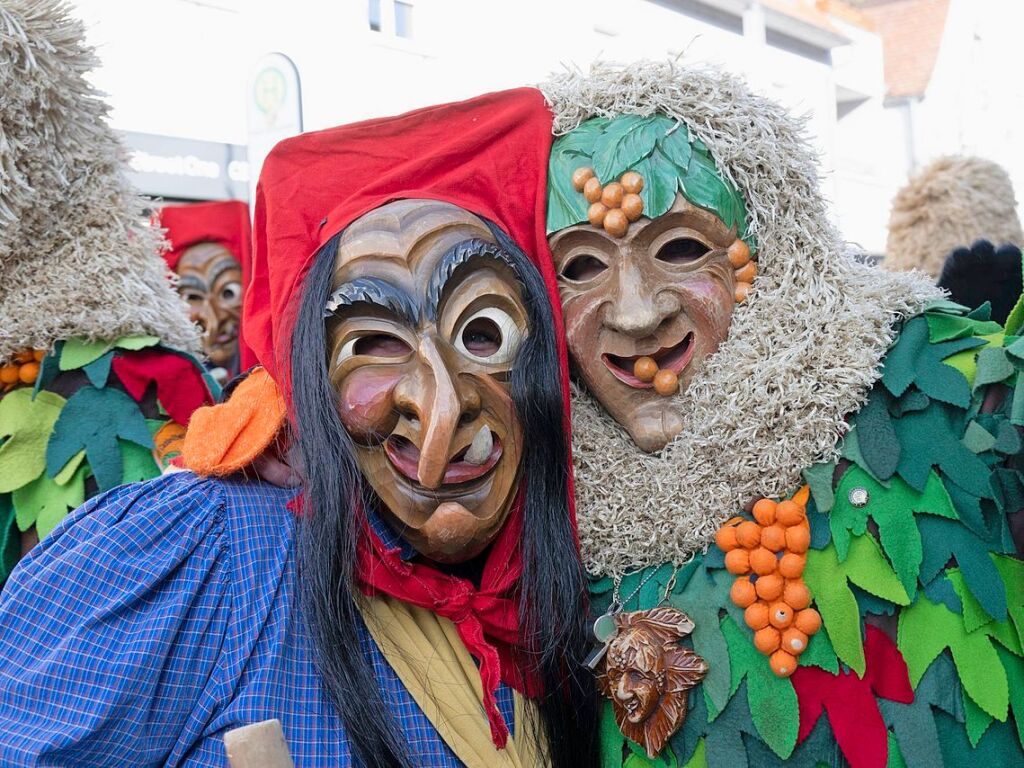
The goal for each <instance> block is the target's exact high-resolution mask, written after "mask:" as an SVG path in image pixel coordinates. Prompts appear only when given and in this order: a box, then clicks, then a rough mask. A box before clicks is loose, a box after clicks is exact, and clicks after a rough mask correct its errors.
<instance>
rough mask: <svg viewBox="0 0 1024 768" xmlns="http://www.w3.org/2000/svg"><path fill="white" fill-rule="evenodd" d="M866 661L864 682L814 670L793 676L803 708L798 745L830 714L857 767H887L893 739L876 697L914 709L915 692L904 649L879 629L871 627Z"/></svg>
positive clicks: (847, 754) (845, 674)
mask: <svg viewBox="0 0 1024 768" xmlns="http://www.w3.org/2000/svg"><path fill="white" fill-rule="evenodd" d="M864 658H865V663H866V667H865V670H864V677H862V678H860V677H857V675H856V673H854V672H853V671H847V672H840V673H839V674H837V675H833V674H831V673H829V672H826V671H825V670H823V669H820V668H819V667H813V666H801V667H798V668H797V671H796V672H795V673H793V677H792V678H791V679H792V681H793V687H794V688H795V689H796V695H797V701H798V702H799V706H800V731H799V733H798V735H797V743H800V742H802V741H803V740H804V739H806V738H807V737H808V736H809V735H810V733H811V731H812V730H813V729H814V726H815V724H816V723H817V722H818V718H819V717H821V712H822V710H824V711H825V712H826V713H827V714H828V720H829V723H830V724H831V725H832V732H833V733H834V734H835V737H836V741H837V742H838V743H839V748H840V749H841V750H842V751H843V755H844V756H845V757H846V759H847V761H848V762H849V763H850V766H851V768H885V764H886V761H887V759H888V740H887V735H886V729H885V722H884V721H883V720H882V714H881V712H879V710H878V703H877V701H875V697H876V696H879V697H881V698H885V699H891V700H893V701H898V702H901V703H903V704H909V703H911V702H912V701H913V700H914V690H913V688H911V686H910V676H909V674H908V673H907V664H906V662H905V661H904V660H903V656H902V655H900V652H899V649H897V648H896V645H895V644H894V643H893V642H892V640H890V639H889V637H888V636H887V635H886V634H885V633H884V632H882V631H881V630H880V629H878V628H877V627H872V626H868V627H867V635H866V638H865V641H864Z"/></svg>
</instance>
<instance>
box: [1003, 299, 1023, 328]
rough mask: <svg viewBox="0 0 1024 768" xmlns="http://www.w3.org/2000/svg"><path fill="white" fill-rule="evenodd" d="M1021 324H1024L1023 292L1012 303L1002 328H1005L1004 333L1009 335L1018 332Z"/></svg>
mask: <svg viewBox="0 0 1024 768" xmlns="http://www.w3.org/2000/svg"><path fill="white" fill-rule="evenodd" d="M1022 325H1024V294H1022V295H1021V296H1020V298H1018V299H1017V303H1016V304H1014V305H1013V309H1011V310H1010V314H1009V315H1008V316H1007V318H1006V322H1005V323H1003V328H1004V329H1005V330H1006V335H1007V336H1011V335H1016V334H1018V333H1020V329H1021V326H1022Z"/></svg>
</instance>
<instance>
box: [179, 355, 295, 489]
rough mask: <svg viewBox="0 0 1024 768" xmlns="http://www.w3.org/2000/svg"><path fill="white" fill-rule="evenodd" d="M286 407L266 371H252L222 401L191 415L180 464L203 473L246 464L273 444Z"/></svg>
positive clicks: (221, 472) (227, 471)
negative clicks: (225, 399)
mask: <svg viewBox="0 0 1024 768" xmlns="http://www.w3.org/2000/svg"><path fill="white" fill-rule="evenodd" d="M286 411H287V407H286V406H285V402H284V398H283V397H281V392H280V390H279V389H278V388H277V384H276V383H275V382H274V380H273V379H272V378H270V374H268V373H267V372H266V370H264V369H263V368H257V369H255V370H254V371H253V372H252V373H251V374H249V376H248V378H246V379H245V381H243V382H242V383H241V384H239V385H238V388H237V389H236V390H235V391H234V392H233V393H232V394H231V397H230V398H229V399H228V401H227V402H226V403H221V404H220V405H214V406H208V407H206V408H200V409H198V410H197V411H196V412H195V413H193V414H192V419H191V421H190V422H189V425H188V432H186V433H185V444H184V446H183V448H182V452H181V465H182V466H184V467H185V468H186V469H190V470H192V471H193V472H195V473H196V474H197V475H201V476H204V477H205V476H209V475H214V476H218V477H220V476H224V475H230V474H232V473H234V472H237V471H239V470H240V469H243V468H245V467H247V466H249V465H250V464H252V463H253V462H254V461H255V460H256V459H257V458H259V456H260V455H261V454H262V453H263V452H264V451H265V450H266V449H267V448H268V447H269V446H270V445H271V444H272V443H273V442H274V439H275V438H276V437H277V435H278V433H279V432H280V431H281V428H282V427H283V426H284V421H285V415H286Z"/></svg>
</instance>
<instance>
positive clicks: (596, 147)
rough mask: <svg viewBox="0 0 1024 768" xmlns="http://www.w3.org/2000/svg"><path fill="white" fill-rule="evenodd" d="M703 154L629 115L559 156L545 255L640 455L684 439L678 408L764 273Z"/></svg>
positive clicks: (577, 339) (581, 360)
mask: <svg viewBox="0 0 1024 768" xmlns="http://www.w3.org/2000/svg"><path fill="white" fill-rule="evenodd" d="M627 134H629V135H630V136H632V139H631V140H630V141H626V140H624V139H623V140H619V141H615V140H611V139H614V138H615V137H617V136H619V137H621V136H625V135H627ZM702 147H703V145H699V142H697V143H693V142H691V141H690V140H689V139H688V136H687V131H686V127H685V126H683V125H680V124H678V123H677V122H676V121H674V120H670V119H669V118H667V117H664V116H662V115H652V116H649V117H644V118H641V117H638V116H636V115H624V116H621V117H618V118H615V119H614V120H610V121H609V120H606V119H603V118H599V119H595V120H590V121H588V122H586V123H583V124H582V125H581V126H580V127H579V128H577V129H576V130H574V131H572V132H571V133H569V134H568V135H566V136H563V137H562V138H560V139H558V140H557V141H556V142H555V144H554V147H553V148H552V153H551V163H550V168H549V175H548V181H549V186H550V188H551V189H552V190H553V191H552V192H551V194H549V198H548V232H549V243H550V245H551V252H552V254H553V256H554V259H555V266H556V269H557V272H558V282H559V290H560V293H561V299H562V307H563V310H564V313H565V329H566V338H567V340H568V344H569V352H570V355H571V357H572V361H573V365H574V366H575V369H576V370H577V372H578V373H579V374H580V375H581V377H582V378H583V380H584V382H585V383H586V385H587V388H588V389H589V390H590V392H591V393H593V395H594V396H595V397H596V398H597V399H598V400H599V401H600V403H601V405H603V406H604V407H605V408H606V409H607V410H608V412H609V413H610V414H611V415H612V417H613V418H614V419H615V420H616V421H618V422H619V423H620V424H622V426H623V427H625V428H626V430H627V431H628V432H629V434H630V437H632V438H633V441H634V442H635V443H636V444H637V445H638V446H639V447H640V448H641V449H642V450H645V451H651V452H653V451H658V450H660V449H661V448H663V447H664V446H665V445H666V444H667V443H668V442H669V440H671V439H672V438H673V437H675V436H676V435H677V434H678V433H679V430H680V429H681V428H682V422H681V419H680V416H679V412H678V411H679V409H678V407H677V406H674V405H673V403H672V399H673V398H672V396H673V395H675V394H676V393H677V392H679V391H685V389H686V387H687V386H688V385H689V383H690V380H691V379H692V378H693V375H694V373H696V371H697V370H699V369H700V367H701V365H702V364H703V362H704V360H705V359H706V358H707V357H708V356H709V355H710V354H711V353H713V352H714V351H715V350H716V349H717V348H718V345H719V344H721V343H722V342H723V341H724V340H725V338H726V336H727V335H728V333H729V326H730V324H731V321H732V313H733V309H734V307H735V305H736V303H737V302H742V301H743V300H745V298H746V294H747V291H748V290H749V288H750V281H752V280H753V277H754V275H755V274H756V265H755V262H754V261H752V259H751V255H750V250H749V248H748V247H747V245H746V243H745V242H744V241H743V240H742V239H741V236H742V234H743V227H744V226H745V221H744V217H745V213H744V209H743V201H742V199H741V198H740V197H739V195H738V194H737V193H736V192H735V190H734V189H732V187H731V186H730V185H728V184H726V183H725V182H724V181H722V179H721V178H720V177H719V176H718V175H717V173H716V171H715V167H714V164H713V163H712V161H711V158H710V156H709V155H707V150H706V149H704V148H702ZM641 150H643V151H642V152H640V154H641V156H640V157H638V156H637V153H638V151H641Z"/></svg>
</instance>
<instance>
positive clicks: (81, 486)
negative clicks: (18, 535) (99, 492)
mask: <svg viewBox="0 0 1024 768" xmlns="http://www.w3.org/2000/svg"><path fill="white" fill-rule="evenodd" d="M87 472H88V470H87V468H86V467H84V466H79V468H78V469H77V470H76V471H75V473H74V475H72V477H71V479H70V480H69V481H68V482H67V483H65V484H64V485H58V484H57V483H56V482H54V481H53V480H51V479H50V478H48V477H47V476H46V475H40V476H39V477H37V478H36V479H35V480H33V481H32V482H31V483H29V484H28V485H25V486H22V487H21V488H18V489H17V490H16V491H14V493H13V494H11V496H12V499H13V501H14V509H15V512H16V514H17V521H18V528H19V529H20V530H22V531H27V530H28V529H29V528H31V527H32V526H33V525H35V527H36V533H38V535H39V538H40V539H43V538H45V537H46V536H47V535H48V534H49V533H50V531H52V530H53V529H54V528H56V527H57V524H58V523H59V522H60V521H61V520H63V519H64V518H65V517H66V516H67V514H68V511H69V510H72V509H77V508H78V507H80V506H81V505H82V504H83V503H84V502H85V476H86V474H87Z"/></svg>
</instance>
